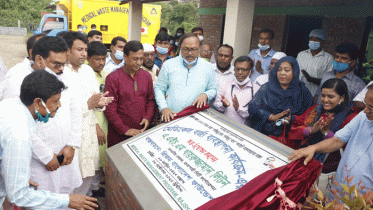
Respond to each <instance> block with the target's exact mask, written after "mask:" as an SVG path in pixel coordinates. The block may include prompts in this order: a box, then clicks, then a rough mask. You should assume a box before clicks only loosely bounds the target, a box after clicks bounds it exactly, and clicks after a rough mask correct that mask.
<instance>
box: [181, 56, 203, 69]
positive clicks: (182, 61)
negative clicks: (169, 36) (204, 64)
mask: <svg viewBox="0 0 373 210" xmlns="http://www.w3.org/2000/svg"><path fill="white" fill-rule="evenodd" d="M178 58H179V60H180V63H181V64H182V65H183V66H184V67H185V68H187V69H188V71H189V70H190V69H191V68H193V67H194V66H196V65H197V64H198V63H199V62H200V61H199V58H198V57H197V62H196V63H195V64H193V66H192V67H190V68H188V66H187V65H186V64H185V63H184V60H183V56H181V55H179V56H178Z"/></svg>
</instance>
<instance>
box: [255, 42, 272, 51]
mask: <svg viewBox="0 0 373 210" xmlns="http://www.w3.org/2000/svg"><path fill="white" fill-rule="evenodd" d="M258 47H259V49H260V50H261V51H266V50H268V49H269V48H270V46H269V45H268V44H267V45H264V46H263V45H261V44H260V43H259V44H258Z"/></svg>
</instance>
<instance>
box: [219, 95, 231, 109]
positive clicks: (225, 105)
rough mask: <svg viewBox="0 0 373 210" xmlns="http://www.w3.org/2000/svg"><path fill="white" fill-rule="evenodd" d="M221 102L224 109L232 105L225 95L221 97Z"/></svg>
mask: <svg viewBox="0 0 373 210" xmlns="http://www.w3.org/2000/svg"><path fill="white" fill-rule="evenodd" d="M221 102H222V103H223V106H224V107H228V106H230V105H231V103H229V101H228V99H227V98H226V97H224V96H223V95H221Z"/></svg>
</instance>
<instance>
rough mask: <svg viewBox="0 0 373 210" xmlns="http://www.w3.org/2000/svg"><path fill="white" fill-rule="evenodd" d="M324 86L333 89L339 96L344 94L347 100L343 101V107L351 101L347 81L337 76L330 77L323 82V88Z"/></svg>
mask: <svg viewBox="0 0 373 210" xmlns="http://www.w3.org/2000/svg"><path fill="white" fill-rule="evenodd" d="M323 88H329V89H333V90H334V91H335V92H336V93H337V94H338V95H339V96H343V95H344V96H345V100H344V101H343V103H341V107H342V108H343V109H344V108H346V106H347V104H348V103H349V100H350V97H349V95H348V87H347V84H346V83H345V81H343V80H341V79H337V78H332V79H328V80H326V81H325V82H324V83H323V84H322V86H321V90H322V89H323Z"/></svg>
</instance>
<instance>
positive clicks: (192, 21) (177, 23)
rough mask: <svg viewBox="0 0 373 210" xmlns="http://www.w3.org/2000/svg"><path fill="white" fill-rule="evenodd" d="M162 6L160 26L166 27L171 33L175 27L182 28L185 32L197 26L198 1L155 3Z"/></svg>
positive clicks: (174, 31)
mask: <svg viewBox="0 0 373 210" xmlns="http://www.w3.org/2000/svg"><path fill="white" fill-rule="evenodd" d="M157 4H158V5H161V6H162V16H161V27H166V28H167V29H168V32H169V33H170V34H171V35H175V34H176V29H177V28H184V29H185V33H187V32H190V31H191V30H192V29H193V28H194V27H197V26H198V20H199V16H198V4H199V1H196V0H194V1H193V0H189V1H184V3H181V2H179V1H177V0H172V1H170V2H161V3H157Z"/></svg>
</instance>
